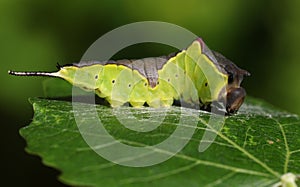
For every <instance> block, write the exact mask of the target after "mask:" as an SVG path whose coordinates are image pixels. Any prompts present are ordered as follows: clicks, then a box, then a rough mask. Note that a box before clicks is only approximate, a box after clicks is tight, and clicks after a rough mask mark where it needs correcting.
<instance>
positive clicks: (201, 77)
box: [9, 38, 250, 113]
mask: <svg viewBox="0 0 300 187" xmlns="http://www.w3.org/2000/svg"><path fill="white" fill-rule="evenodd" d="M9 74H11V75H16V76H50V77H59V78H62V79H64V80H66V81H68V82H70V83H71V84H73V85H75V86H78V87H79V88H82V89H84V90H87V91H94V92H95V93H96V94H97V95H98V96H99V97H101V98H105V99H106V100H107V101H108V102H109V103H110V105H111V106H112V107H118V106H120V105H123V104H124V103H127V102H129V103H130V104H131V105H132V106H133V107H141V106H143V105H144V104H145V103H147V104H148V105H149V106H150V107H164V106H170V105H172V104H173V101H174V100H179V99H181V100H183V101H184V102H186V103H189V104H193V103H194V104H195V103H199V104H200V105H201V107H202V108H208V107H209V106H210V104H211V103H212V102H213V101H220V102H224V103H226V111H227V113H235V112H236V111H238V109H239V108H240V106H241V105H242V103H243V101H244V98H245V96H246V92H245V90H244V89H243V88H242V87H240V84H241V82H242V80H243V77H244V76H249V75H250V74H249V73H248V72H247V71H245V70H242V69H240V68H238V67H237V66H236V65H235V64H234V63H233V62H231V61H230V60H228V59H226V58H225V57H224V56H222V55H221V54H220V53H217V52H215V51H211V50H209V48H208V47H207V46H206V45H205V43H204V42H203V41H202V39H201V38H198V39H196V40H195V41H194V42H193V43H192V44H191V45H190V46H189V47H188V48H187V49H186V50H182V51H179V52H177V53H175V54H172V55H169V56H162V57H154V58H144V59H137V60H127V59H126V60H117V61H106V62H98V61H90V62H80V63H77V64H72V65H66V66H63V67H59V71H57V72H15V71H9Z"/></svg>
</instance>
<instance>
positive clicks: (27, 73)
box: [8, 70, 58, 77]
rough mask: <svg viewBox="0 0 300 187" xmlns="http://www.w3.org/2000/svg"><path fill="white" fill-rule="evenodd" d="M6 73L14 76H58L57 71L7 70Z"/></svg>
mask: <svg viewBox="0 0 300 187" xmlns="http://www.w3.org/2000/svg"><path fill="white" fill-rule="evenodd" d="M8 74H10V75H14V76H46V77H58V74H57V72H17V71H10V70H9V71H8Z"/></svg>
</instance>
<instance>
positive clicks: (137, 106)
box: [130, 101, 145, 108]
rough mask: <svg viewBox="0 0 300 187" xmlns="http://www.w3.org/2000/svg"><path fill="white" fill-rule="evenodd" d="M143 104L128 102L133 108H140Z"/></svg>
mask: <svg viewBox="0 0 300 187" xmlns="http://www.w3.org/2000/svg"><path fill="white" fill-rule="evenodd" d="M144 103H145V102H138V101H130V104H131V106H133V107H135V108H140V107H142V106H144Z"/></svg>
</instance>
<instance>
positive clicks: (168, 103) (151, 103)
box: [147, 99, 174, 108]
mask: <svg viewBox="0 0 300 187" xmlns="http://www.w3.org/2000/svg"><path fill="white" fill-rule="evenodd" d="M173 101H174V100H173V99H164V100H161V99H154V100H151V101H147V104H148V105H149V106H150V107H153V108H159V107H170V106H171V105H172V104H173Z"/></svg>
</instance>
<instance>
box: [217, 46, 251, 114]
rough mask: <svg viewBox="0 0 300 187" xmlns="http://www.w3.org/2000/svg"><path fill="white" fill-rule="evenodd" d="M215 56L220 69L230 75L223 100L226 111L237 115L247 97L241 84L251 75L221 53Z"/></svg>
mask: <svg viewBox="0 0 300 187" xmlns="http://www.w3.org/2000/svg"><path fill="white" fill-rule="evenodd" d="M213 54H214V56H215V57H216V59H217V61H218V63H219V65H220V68H221V69H222V70H223V71H224V73H226V74H227V75H228V84H227V87H226V96H225V97H226V98H223V100H224V99H225V103H226V111H227V113H229V114H233V113H236V112H237V111H238V110H239V108H240V106H241V105H242V104H243V102H244V99H245V97H246V91H245V89H244V88H242V87H241V86H240V85H241V82H242V81H243V79H244V77H245V76H250V73H249V72H248V71H246V70H243V69H240V68H239V67H237V66H236V65H235V64H234V63H233V62H231V61H230V60H228V59H227V58H225V57H224V56H223V55H221V54H220V53H218V52H215V51H213Z"/></svg>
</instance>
